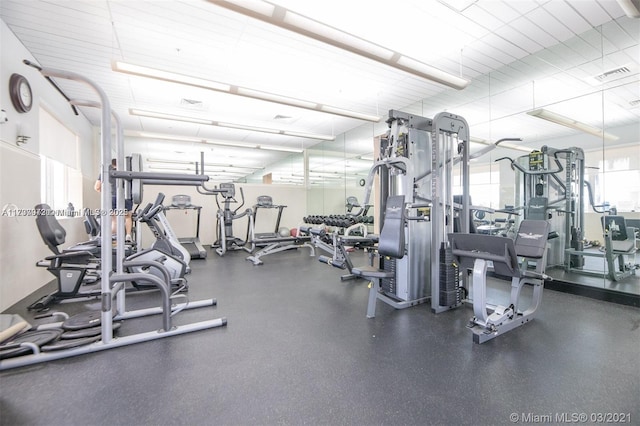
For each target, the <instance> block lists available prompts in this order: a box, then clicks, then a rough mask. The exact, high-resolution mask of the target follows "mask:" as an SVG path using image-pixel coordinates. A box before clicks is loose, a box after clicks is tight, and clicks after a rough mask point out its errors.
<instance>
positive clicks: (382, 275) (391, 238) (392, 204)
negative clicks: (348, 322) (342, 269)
mask: <svg viewBox="0 0 640 426" xmlns="http://www.w3.org/2000/svg"><path fill="white" fill-rule="evenodd" d="M405 221H406V217H405V213H404V195H393V196H391V197H389V198H388V199H387V207H386V209H385V216H384V224H383V225H382V229H381V230H380V236H379V238H378V255H379V256H386V257H390V258H394V259H402V258H403V257H404V254H405V229H404V225H405ZM351 273H352V274H353V275H355V276H356V277H361V278H365V279H367V280H369V281H371V288H370V290H369V302H368V304H367V318H373V317H375V316H376V302H377V300H381V301H383V302H385V303H387V304H389V305H391V306H393V307H394V308H396V309H403V308H407V307H409V306H413V305H415V304H416V302H415V301H413V302H400V301H397V300H395V299H392V298H391V297H389V296H388V295H386V294H385V293H383V292H382V280H383V279H390V278H394V277H395V270H393V268H392V269H391V270H385V269H379V268H376V267H375V266H370V265H365V266H358V267H354V268H352V269H351Z"/></svg>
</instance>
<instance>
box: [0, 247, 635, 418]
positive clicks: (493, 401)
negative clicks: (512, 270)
mask: <svg viewBox="0 0 640 426" xmlns="http://www.w3.org/2000/svg"><path fill="white" fill-rule="evenodd" d="M317 254H320V253H317ZM245 257H246V253H244V252H233V253H228V254H227V255H226V256H225V257H224V258H220V257H218V256H216V255H215V254H214V253H213V252H212V251H211V250H210V251H209V257H208V258H207V259H206V260H194V261H192V263H191V264H192V269H193V272H192V274H191V275H190V276H189V283H190V291H189V296H190V298H191V299H202V298H208V297H215V298H217V300H218V306H217V307H216V308H213V309H212V308H204V309H199V310H194V311H184V312H182V313H180V314H178V315H177V316H176V317H175V319H174V321H175V323H177V324H183V323H185V322H189V321H199V320H204V319H210V318H217V317H221V316H225V317H227V319H228V321H229V322H228V326H227V327H222V328H215V329H211V330H205V331H200V332H195V333H190V334H186V335H182V336H176V337H171V338H168V339H160V340H156V341H151V342H147V343H141V344H137V345H133V346H127V347H122V348H118V349H112V350H108V351H103V352H97V353H93V354H89V355H83V356H79V357H74V358H67V359H64V360H58V361H52V362H49V363H46V364H39V365H34V366H29V367H23V368H18V369H14V370H7V371H3V372H1V373H0V419H1V424H2V425H20V424H41V425H43V424H46V425H83V426H84V425H281V424H294V425H297V424H311V425H316V424H318V425H320V424H322V425H380V424H394V425H395V424H404V425H427V424H446V425H463V424H469V425H493V424H512V421H513V420H520V421H521V422H533V421H534V420H535V419H538V420H540V419H542V420H544V419H547V420H550V422H551V423H560V421H559V419H560V420H561V419H562V418H563V417H562V416H572V415H573V414H574V413H575V414H576V416H577V415H582V413H584V414H585V415H586V416H587V422H586V423H589V424H593V423H595V421H591V420H595V419H598V417H592V416H600V415H603V413H604V415H607V414H606V413H612V414H614V415H616V416H618V415H620V414H621V415H623V416H624V417H622V418H623V419H624V420H625V421H626V422H627V423H631V424H639V423H640V404H638V401H639V400H640V310H639V309H638V308H634V307H629V306H622V305H616V304H612V303H606V302H602V301H597V300H593V299H588V298H584V297H580V296H575V295H571V294H566V293H560V292H554V291H545V293H544V296H543V303H542V306H541V308H540V310H539V315H538V317H537V318H536V319H535V320H534V321H532V322H530V323H528V324H525V325H524V326H522V327H520V328H518V329H516V330H514V331H511V332H509V333H506V334H504V335H502V336H498V337H497V338H496V339H493V340H491V341H489V342H487V343H484V344H482V345H476V344H473V342H472V337H471V333H470V331H469V330H468V329H466V327H465V325H466V323H467V320H468V319H469V318H470V316H471V315H472V311H471V309H470V308H468V307H465V308H461V309H458V310H455V311H449V312H445V313H442V314H439V315H435V314H432V313H431V310H430V308H429V306H428V305H420V306H416V307H413V308H410V309H405V310H402V311H396V310H394V309H393V308H391V307H389V306H387V305H384V304H382V303H378V309H377V316H376V318H374V319H367V318H366V317H365V311H366V304H367V294H368V290H367V283H366V282H364V281H362V280H358V281H347V282H341V281H340V279H339V276H340V274H341V273H342V272H343V271H340V270H338V269H334V268H331V267H329V266H327V265H323V264H320V263H319V262H317V261H316V260H315V258H310V257H309V256H308V251H307V250H304V251H302V250H298V251H293V252H283V253H278V254H275V255H273V256H268V257H266V258H264V262H265V263H264V265H262V266H253V265H252V264H251V263H250V262H247V261H245V260H244V258H245ZM355 263H356V264H359V263H361V262H359V261H356V262H355ZM362 263H364V258H363V259H362ZM501 285H503V286H504V289H505V290H507V289H508V287H509V284H508V283H506V282H503V283H501ZM507 291H508V290H507ZM494 293H496V292H492V293H490V295H491V294H494ZM156 297H157V296H156V295H154V294H153V293H147V294H132V295H129V296H128V300H129V302H130V303H131V306H132V307H137V306H142V305H144V304H152V303H153V301H154V300H156V299H155V298H156ZM36 298H37V295H32V296H31V297H29V298H27V299H26V300H25V301H24V302H21V303H19V304H18V305H16V306H15V307H14V308H12V309H11V310H8V311H7V313H19V314H21V315H23V316H24V317H25V318H32V316H30V315H31V314H27V313H26V311H25V310H24V307H25V306H26V305H27V304H28V303H29V302H32V301H33V300H35V299H36ZM97 306H98V304H97V302H96V301H95V300H94V301H89V302H86V301H85V302H75V303H65V304H59V305H57V306H56V309H59V310H65V311H68V312H71V313H73V312H76V311H78V310H80V309H83V308H84V307H88V308H94V309H95V308H97ZM159 326H160V317H159V316H155V317H149V318H144V319H138V320H135V319H134V320H128V321H126V322H125V323H124V325H123V326H122V328H121V329H120V333H121V335H125V334H130V333H134V332H141V331H149V330H153V329H156V328H159ZM556 415H557V416H558V417H556ZM534 416H551V417H534ZM564 418H567V419H569V418H570V417H564ZM611 418H613V417H611ZM615 418H616V419H617V418H618V417H615Z"/></svg>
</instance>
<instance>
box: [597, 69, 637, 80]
mask: <svg viewBox="0 0 640 426" xmlns="http://www.w3.org/2000/svg"><path fill="white" fill-rule="evenodd" d="M630 72H631V70H630V69H629V68H627V67H618V68H614V69H612V70H609V71H606V72H604V73H602V74H599V75H596V76H594V77H593V78H595V79H596V80H598V81H599V82H601V83H602V82H605V81H608V80H613V79H614V78H618V77H619V76H620V74H628V73H630Z"/></svg>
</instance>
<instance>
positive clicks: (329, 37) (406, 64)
mask: <svg viewBox="0 0 640 426" xmlns="http://www.w3.org/2000/svg"><path fill="white" fill-rule="evenodd" d="M208 1H209V2H211V3H213V4H215V5H217V6H221V7H224V8H226V9H229V10H233V11H235V12H238V13H241V14H243V15H246V16H250V17H252V18H256V19H259V20H261V21H264V22H267V23H269V24H272V25H276V26H278V27H280V28H284V29H287V30H289V31H293V32H295V33H298V34H300V35H303V36H306V37H310V38H313V39H314V40H318V41H321V42H323V43H327V44H330V45H332V46H335V47H337V48H339V49H343V50H346V51H348V52H351V53H355V54H356V55H360V56H364V57H365V58H369V59H371V60H374V61H377V62H380V63H382V64H385V65H388V66H391V67H393V68H396V69H400V70H403V71H406V72H408V73H410V74H413V75H416V76H418V77H421V78H425V79H427V80H429V81H433V82H436V83H440V84H443V85H445V86H448V87H452V88H454V89H458V90H461V89H464V88H465V87H466V86H467V85H468V84H469V81H468V80H465V79H464V78H461V77H458V76H456V75H453V74H449V73H447V72H444V71H442V70H439V69H436V68H433V67H431V66H429V65H427V64H425V63H424V62H420V61H417V60H415V59H412V58H409V57H407V56H405V55H402V54H401V53H399V52H395V51H393V50H390V49H387V48H386V47H383V46H380V45H378V44H376V43H373V42H370V41H368V40H365V39H363V38H360V37H357V36H355V35H353V34H349V33H346V32H344V31H342V30H339V29H337V28H334V27H331V26H329V25H326V24H323V23H322V22H318V21H316V20H314V19H311V18H308V17H306V16H302V15H299V14H297V13H294V12H292V11H290V10H288V9H286V8H284V7H281V6H278V5H275V4H273V3H270V2H266V1H259V0H253V1H250V2H249V1H238V0H208ZM269 6H272V7H273V10H272V12H271V13H266V11H267V10H268V7H269ZM258 7H259V8H260V11H257V10H256V9H257V8H258Z"/></svg>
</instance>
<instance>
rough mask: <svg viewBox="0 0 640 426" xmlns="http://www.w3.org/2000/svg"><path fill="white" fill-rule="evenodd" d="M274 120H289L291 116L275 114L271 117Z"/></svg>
mask: <svg viewBox="0 0 640 426" xmlns="http://www.w3.org/2000/svg"><path fill="white" fill-rule="evenodd" d="M273 119H274V120H289V119H291V117H289V116H288V115H280V114H278V115H276V116H275V117H273Z"/></svg>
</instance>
